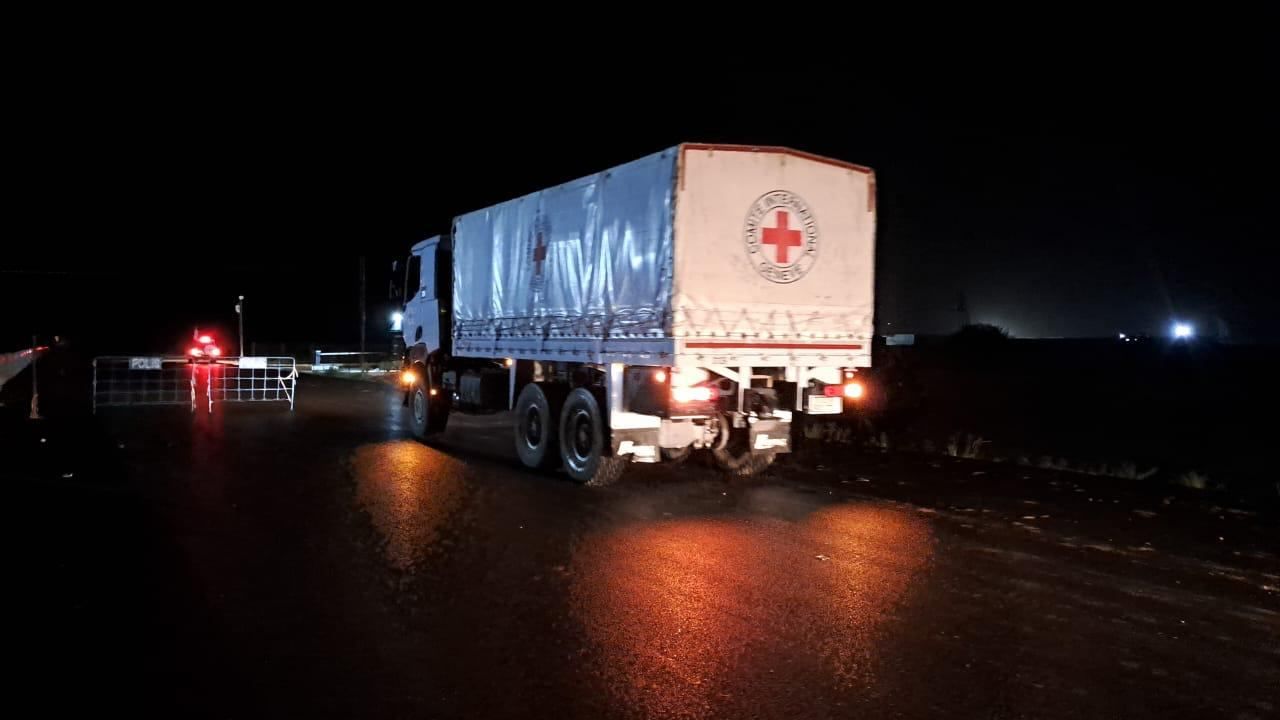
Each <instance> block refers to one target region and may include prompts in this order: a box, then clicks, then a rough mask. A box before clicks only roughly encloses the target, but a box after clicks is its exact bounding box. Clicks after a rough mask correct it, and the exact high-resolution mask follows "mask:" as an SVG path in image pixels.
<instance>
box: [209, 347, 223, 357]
mask: <svg viewBox="0 0 1280 720" xmlns="http://www.w3.org/2000/svg"><path fill="white" fill-rule="evenodd" d="M209 354H210V355H212V356H214V357H218V356H219V355H221V354H222V350H221V349H219V348H218V346H217V345H213V346H211V347H210V348H209Z"/></svg>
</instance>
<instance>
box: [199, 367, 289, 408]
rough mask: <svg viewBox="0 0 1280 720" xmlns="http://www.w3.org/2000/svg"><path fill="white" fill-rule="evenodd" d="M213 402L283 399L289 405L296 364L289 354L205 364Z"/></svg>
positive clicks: (278, 400) (274, 400)
mask: <svg viewBox="0 0 1280 720" xmlns="http://www.w3.org/2000/svg"><path fill="white" fill-rule="evenodd" d="M208 367H209V398H210V403H215V402H287V403H289V409H290V410H292V409H293V395H294V390H295V388H296V387H297V383H298V366H297V365H296V364H295V362H294V360H293V358H291V357H242V358H231V359H230V361H229V362H219V363H215V364H212V365H209V366H208Z"/></svg>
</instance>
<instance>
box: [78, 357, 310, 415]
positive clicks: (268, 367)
mask: <svg viewBox="0 0 1280 720" xmlns="http://www.w3.org/2000/svg"><path fill="white" fill-rule="evenodd" d="M297 379H298V370H297V366H296V365H295V364H294V360H293V358H290V357H239V358H235V357H233V358H221V359H219V360H217V361H215V362H212V363H193V362H190V361H189V360H188V359H187V358H177V357H128V356H123V355H111V356H102V357H96V358H94V359H93V411H94V412H97V411H98V408H99V407H110V406H124V405H189V406H190V408H191V411H192V412H195V410H196V405H197V402H201V404H206V405H207V408H208V411H209V412H213V404H214V403H215V402H287V403H289V409H290V410H293V404H294V395H295V391H296V388H297Z"/></svg>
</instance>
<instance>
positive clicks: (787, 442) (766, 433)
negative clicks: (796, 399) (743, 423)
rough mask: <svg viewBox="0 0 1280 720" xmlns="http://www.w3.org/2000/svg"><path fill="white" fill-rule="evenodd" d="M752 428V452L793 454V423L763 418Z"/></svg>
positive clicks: (754, 423)
mask: <svg viewBox="0 0 1280 720" xmlns="http://www.w3.org/2000/svg"><path fill="white" fill-rule="evenodd" d="M750 427H751V436H750V439H751V451H752V452H767V451H772V452H775V453H787V452H791V423H789V422H785V421H782V420H770V419H764V418H762V419H759V420H756V421H755V422H753V423H751V425H750Z"/></svg>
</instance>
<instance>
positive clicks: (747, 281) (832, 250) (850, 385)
mask: <svg viewBox="0 0 1280 720" xmlns="http://www.w3.org/2000/svg"><path fill="white" fill-rule="evenodd" d="M874 258H875V175H874V174H873V172H872V171H871V170H870V169H869V168H866V167H862V166H859V165H854V164H851V163H847V162H842V161H839V160H833V159H830V158H825V157H819V156H816V155H811V154H808V153H804V152H799V151H795V150H791V149H787V148H780V147H748V146H724V145H700V144H682V145H678V146H676V147H673V148H670V149H667V150H664V151H662V152H658V153H655V154H652V155H649V156H647V157H643V158H640V159H638V160H635V161H632V162H629V163H626V164H623V165H619V166H617V167H613V168H610V169H608V170H604V171H602V172H599V173H596V174H594V175H590V176H588V177H584V178H581V179H578V180H574V181H572V182H568V183H565V184H563V185H558V186H555V187H550V188H547V189H544V190H540V191H538V192H535V193H532V194H529V195H525V196H524V197H520V198H516V199H512V200H509V201H507V202H503V203H500V204H498V205H494V206H492V207H488V208H484V209H481V210H476V211H474V212H470V213H466V214H464V215H460V216H458V217H456V218H455V220H454V223H453V227H452V230H451V232H449V233H448V234H446V235H441V236H438V237H432V238H429V239H427V240H424V241H422V242H420V243H418V244H417V245H415V246H413V248H412V251H411V255H410V257H409V262H408V264H407V270H406V277H405V298H404V300H405V302H404V308H403V320H402V325H401V327H402V330H403V333H404V341H405V353H404V358H403V368H402V371H401V379H402V381H403V383H404V405H405V408H406V412H407V413H408V417H409V422H410V425H411V427H412V429H413V432H414V434H415V435H417V436H418V437H420V438H426V437H427V436H429V435H431V434H432V433H437V432H440V431H443V430H444V429H445V427H446V425H447V423H448V419H449V415H450V413H451V412H458V411H468V410H469V411H490V412H492V411H511V412H510V422H511V426H512V436H513V442H514V444H515V450H516V453H517V455H518V456H519V458H520V460H521V462H523V463H524V464H525V465H526V466H528V467H530V468H543V469H553V468H557V467H561V466H562V467H563V468H564V471H565V472H566V473H567V475H568V476H569V477H570V478H572V479H573V480H575V481H578V482H582V483H592V484H606V483H609V482H612V481H613V480H615V479H617V477H618V476H619V475H620V474H621V472H622V471H623V468H624V467H625V466H626V465H627V464H628V463H631V462H661V461H680V460H683V459H685V458H686V457H688V456H689V454H690V453H691V452H694V451H706V452H708V453H709V454H710V455H711V456H712V457H713V458H714V461H715V462H716V463H718V464H719V465H720V466H722V467H723V468H725V469H726V470H728V471H730V472H733V473H737V474H743V475H747V474H751V473H754V472H756V471H758V470H760V469H761V468H763V467H766V466H767V465H769V464H770V463H771V462H772V461H773V460H774V458H775V457H776V456H777V455H778V454H779V453H786V452H790V451H791V447H792V439H791V429H792V422H793V420H796V419H797V414H798V413H808V414H812V415H823V414H836V413H841V412H843V411H845V410H846V409H847V408H848V407H849V406H850V405H851V404H855V403H856V402H857V401H858V398H860V397H861V395H862V392H863V386H862V384H861V383H860V381H859V379H858V377H857V372H858V371H859V369H862V368H866V367H869V366H870V364H871V339H872V332H873V327H872V323H873V306H874V295H875V292H874V266H875V260H874Z"/></svg>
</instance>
